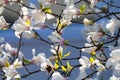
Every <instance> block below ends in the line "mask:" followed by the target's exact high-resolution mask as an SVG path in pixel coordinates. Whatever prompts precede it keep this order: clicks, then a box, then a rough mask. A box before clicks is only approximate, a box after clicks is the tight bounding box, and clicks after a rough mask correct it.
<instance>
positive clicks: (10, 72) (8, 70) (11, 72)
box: [2, 65, 20, 80]
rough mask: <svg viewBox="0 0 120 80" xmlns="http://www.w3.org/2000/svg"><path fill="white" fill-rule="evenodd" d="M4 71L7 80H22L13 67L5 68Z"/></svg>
mask: <svg viewBox="0 0 120 80" xmlns="http://www.w3.org/2000/svg"><path fill="white" fill-rule="evenodd" d="M2 69H3V71H4V72H5V76H6V77H7V79H6V80H11V79H15V78H20V74H18V72H17V71H16V69H15V67H14V66H13V65H10V66H9V67H3V68H2Z"/></svg>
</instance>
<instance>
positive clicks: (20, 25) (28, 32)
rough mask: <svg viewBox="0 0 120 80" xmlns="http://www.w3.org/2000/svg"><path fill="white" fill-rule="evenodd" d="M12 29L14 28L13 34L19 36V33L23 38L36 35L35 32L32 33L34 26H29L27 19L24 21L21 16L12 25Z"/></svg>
mask: <svg viewBox="0 0 120 80" xmlns="http://www.w3.org/2000/svg"><path fill="white" fill-rule="evenodd" d="M12 29H14V30H15V35H16V37H18V38H20V34H22V36H23V37H24V38H34V37H36V36H35V34H33V33H34V32H33V31H32V29H34V28H33V27H31V25H30V20H29V19H28V20H26V21H25V20H23V19H22V18H19V19H18V20H17V21H16V22H15V23H14V25H13V26H12Z"/></svg>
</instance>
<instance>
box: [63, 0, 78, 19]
mask: <svg viewBox="0 0 120 80" xmlns="http://www.w3.org/2000/svg"><path fill="white" fill-rule="evenodd" d="M64 2H65V3H66V8H65V9H64V11H63V14H64V17H65V18H70V19H72V18H76V17H77V16H79V15H80V11H79V9H77V8H76V7H75V6H74V1H73V0H65V1H64Z"/></svg>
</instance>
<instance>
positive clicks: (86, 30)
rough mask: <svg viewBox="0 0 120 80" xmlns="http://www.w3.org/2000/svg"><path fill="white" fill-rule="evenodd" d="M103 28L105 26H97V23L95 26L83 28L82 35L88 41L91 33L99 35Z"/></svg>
mask: <svg viewBox="0 0 120 80" xmlns="http://www.w3.org/2000/svg"><path fill="white" fill-rule="evenodd" d="M102 26H103V25H101V24H97V23H94V24H93V25H89V26H87V27H86V26H85V27H84V28H82V31H81V34H82V36H83V38H84V39H87V37H88V35H89V34H88V33H91V32H96V33H99V32H101V30H102V29H103V28H102Z"/></svg>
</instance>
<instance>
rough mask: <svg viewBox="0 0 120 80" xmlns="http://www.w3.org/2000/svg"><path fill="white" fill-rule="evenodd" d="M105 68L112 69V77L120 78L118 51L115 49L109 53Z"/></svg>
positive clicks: (119, 52)
mask: <svg viewBox="0 0 120 80" xmlns="http://www.w3.org/2000/svg"><path fill="white" fill-rule="evenodd" d="M106 67H107V68H112V70H113V75H115V76H116V77H118V76H120V74H118V73H120V50H119V49H116V50H113V51H112V52H111V53H110V58H109V59H108V60H107V62H106Z"/></svg>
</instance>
